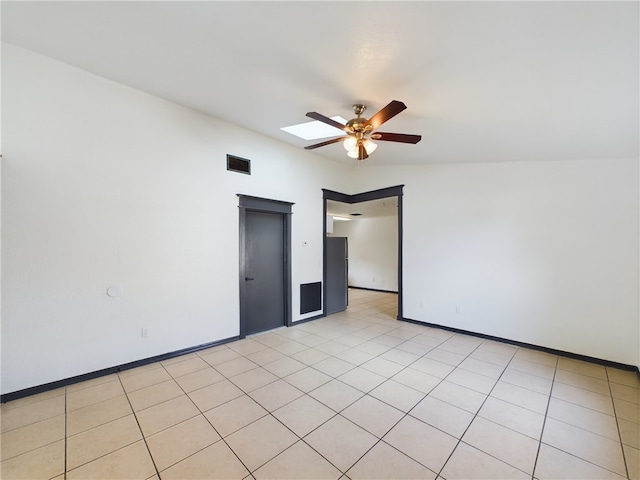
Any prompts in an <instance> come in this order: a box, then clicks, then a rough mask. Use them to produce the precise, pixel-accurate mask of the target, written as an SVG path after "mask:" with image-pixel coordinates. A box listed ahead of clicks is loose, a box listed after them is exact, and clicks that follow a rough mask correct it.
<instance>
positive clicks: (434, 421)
mask: <svg viewBox="0 0 640 480" xmlns="http://www.w3.org/2000/svg"><path fill="white" fill-rule="evenodd" d="M409 415H411V416H413V417H415V418H417V419H419V420H422V421H423V422H424V423H428V424H429V425H431V426H433V427H436V428H437V429H439V430H442V431H443V432H445V433H448V434H449V435H452V436H454V437H456V438H462V435H463V434H464V432H465V431H466V430H467V428H468V427H469V425H470V424H471V421H472V420H473V415H472V414H471V413H469V412H467V411H465V410H462V409H460V408H458V407H454V406H453V405H451V404H449V403H446V402H443V401H442V400H438V399H437V398H433V397H426V398H425V399H424V400H422V401H421V402H420V403H418V404H417V405H416V406H415V407H414V408H413V409H412V410H411V411H410V412H409Z"/></svg>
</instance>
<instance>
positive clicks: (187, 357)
mask: <svg viewBox="0 0 640 480" xmlns="http://www.w3.org/2000/svg"><path fill="white" fill-rule="evenodd" d="M192 358H200V356H199V355H198V352H191V353H184V354H182V355H177V356H175V357H171V358H167V359H166V360H162V361H161V362H160V365H162V366H163V367H166V366H168V365H174V364H176V363H180V362H184V361H185V360H191V359H192Z"/></svg>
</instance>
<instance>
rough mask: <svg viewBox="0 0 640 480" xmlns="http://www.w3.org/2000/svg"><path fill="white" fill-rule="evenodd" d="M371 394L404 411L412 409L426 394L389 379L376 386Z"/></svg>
mask: <svg viewBox="0 0 640 480" xmlns="http://www.w3.org/2000/svg"><path fill="white" fill-rule="evenodd" d="M369 395H371V396H372V397H376V398H377V399H378V400H382V401H383V402H385V403H387V404H389V405H391V406H392V407H395V408H397V409H398V410H402V411H403V412H408V411H409V410H411V409H412V408H413V407H414V406H415V405H416V404H417V403H418V402H419V401H420V400H422V399H423V398H424V396H425V394H424V393H422V392H420V391H418V390H414V389H413V388H411V387H407V386H405V385H402V384H401V383H398V382H395V381H393V380H387V381H386V382H384V383H383V384H382V385H380V386H379V387H376V388H374V389H373V390H371V391H370V392H369Z"/></svg>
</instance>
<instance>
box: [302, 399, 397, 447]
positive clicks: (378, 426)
mask: <svg viewBox="0 0 640 480" xmlns="http://www.w3.org/2000/svg"><path fill="white" fill-rule="evenodd" d="M341 415H342V416H344V417H346V418H348V419H349V420H351V421H352V422H353V423H355V424H356V425H358V426H360V427H362V428H364V429H365V430H366V431H368V432H369V433H372V434H373V435H375V436H376V437H378V438H382V437H383V436H384V435H385V434H386V433H387V432H388V431H389V430H391V428H392V427H393V426H394V425H395V424H396V423H398V421H399V420H400V419H401V418H402V417H404V412H401V411H400V410H398V409H397V408H393V407H391V406H389V405H387V404H386V403H384V402H381V401H380V400H377V399H375V398H373V397H370V396H369V395H365V396H364V397H362V398H361V399H360V400H357V401H356V402H355V403H353V404H351V406H349V407H347V408H345V409H344V410H343V411H342V413H341ZM296 433H297V432H296Z"/></svg>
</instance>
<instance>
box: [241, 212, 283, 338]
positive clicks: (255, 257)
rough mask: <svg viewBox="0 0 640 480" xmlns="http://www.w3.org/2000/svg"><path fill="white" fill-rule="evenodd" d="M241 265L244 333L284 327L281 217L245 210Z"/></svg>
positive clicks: (248, 333)
mask: <svg viewBox="0 0 640 480" xmlns="http://www.w3.org/2000/svg"><path fill="white" fill-rule="evenodd" d="M245 262H246V263H245V269H244V270H245V271H244V274H245V277H244V282H245V285H244V288H245V290H244V294H245V297H244V298H245V309H244V315H245V327H246V331H245V333H246V334H247V335H250V334H252V333H257V332H262V331H265V330H270V329H272V328H276V327H281V326H283V325H285V324H286V318H285V219H284V215H282V214H279V213H266V212H255V211H251V210H247V212H246V214H245Z"/></svg>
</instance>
